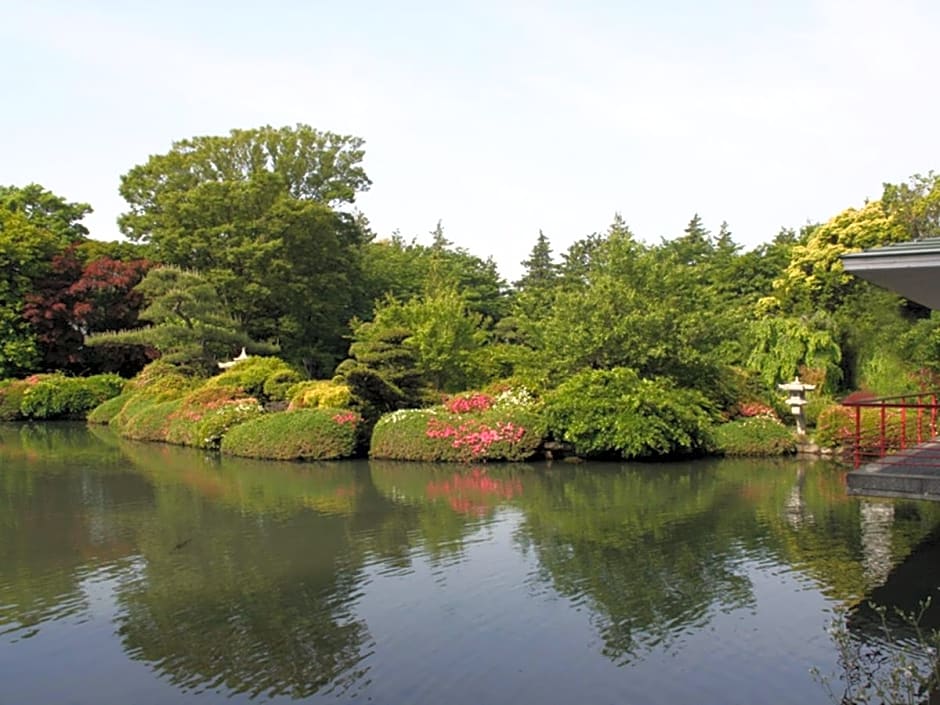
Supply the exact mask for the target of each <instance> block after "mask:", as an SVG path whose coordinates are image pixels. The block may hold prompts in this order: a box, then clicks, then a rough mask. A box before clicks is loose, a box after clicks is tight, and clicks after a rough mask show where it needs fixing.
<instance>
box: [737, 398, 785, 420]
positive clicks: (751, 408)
mask: <svg viewBox="0 0 940 705" xmlns="http://www.w3.org/2000/svg"><path fill="white" fill-rule="evenodd" d="M738 415H739V416H742V417H744V418H746V419H750V418H753V417H755V416H760V417H764V418H769V419H775V418H777V414H776V412H774V410H773V409H772V408H771V407H769V406H767V405H766V404H761V403H760V402H759V401H749V402H744V403H742V404H739V405H738Z"/></svg>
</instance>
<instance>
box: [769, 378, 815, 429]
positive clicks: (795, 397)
mask: <svg viewBox="0 0 940 705" xmlns="http://www.w3.org/2000/svg"><path fill="white" fill-rule="evenodd" d="M777 389H779V390H781V391H783V392H786V393H787V395H788V397H787V400H786V402H785V403H786V404H787V406H789V407H790V413H792V414H793V416H794V417H795V418H796V435H798V436H805V435H806V412H805V411H803V407H804V406H806V392H811V391H813V390H814V389H816V385H815V384H806V383H805V382H801V381H800V376H799V375H797V376H796V377H794V378H793V381H792V382H787V383H786V384H778V385H777Z"/></svg>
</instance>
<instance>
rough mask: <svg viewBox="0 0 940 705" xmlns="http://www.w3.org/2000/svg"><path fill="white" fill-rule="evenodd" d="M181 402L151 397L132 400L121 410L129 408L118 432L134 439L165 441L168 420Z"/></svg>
mask: <svg viewBox="0 0 940 705" xmlns="http://www.w3.org/2000/svg"><path fill="white" fill-rule="evenodd" d="M135 402H136V403H135ZM181 404H182V400H181V399H173V400H170V401H156V400H154V399H151V398H143V399H138V400H132V401H131V402H129V403H128V404H126V405H125V406H124V408H123V409H122V410H121V413H122V414H123V413H124V412H125V411H128V409H129V408H130V411H129V413H127V414H126V415H125V418H124V421H123V423H122V425H121V428H120V434H121V435H122V436H124V437H125V438H130V439H131V440H135V441H166V440H167V434H168V433H169V430H170V420H171V418H172V416H173V414H175V413H176V412H177V411H178V410H179V408H180V405H181ZM115 418H118V417H115ZM113 422H114V420H113V419H112V423H113Z"/></svg>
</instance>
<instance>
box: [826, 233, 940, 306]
mask: <svg viewBox="0 0 940 705" xmlns="http://www.w3.org/2000/svg"><path fill="white" fill-rule="evenodd" d="M842 264H843V266H844V267H845V271H846V272H850V273H852V274H854V275H855V276H857V277H860V278H862V279H865V280H866V281H870V282H871V283H872V284H877V285H878V286H881V287H884V288H885V289H889V290H891V291H893V292H895V293H897V294H899V295H900V296H903V297H904V298H905V299H910V300H911V301H916V302H917V303H919V304H921V305H923V306H928V307H930V308H932V309H938V310H940V238H925V239H923V240H914V241H913V242H901V243H898V244H896V245H887V246H885V247H876V248H873V249H870V250H865V251H864V252H854V253H852V254H849V255H842Z"/></svg>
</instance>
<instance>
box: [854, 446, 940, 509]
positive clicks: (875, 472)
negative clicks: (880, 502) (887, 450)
mask: <svg viewBox="0 0 940 705" xmlns="http://www.w3.org/2000/svg"><path fill="white" fill-rule="evenodd" d="M847 484H848V491H849V494H852V495H866V496H874V497H902V498H905V499H927V500H932V501H935V502H940V440H933V441H928V442H926V443H921V444H920V445H917V446H914V447H913V448H909V449H907V450H904V451H900V452H898V453H895V454H894V455H888V456H886V457H884V458H879V459H878V460H875V461H873V462H870V463H868V464H866V465H863V466H862V467H860V468H858V470H853V471H852V472H850V473H849V474H848V476H847Z"/></svg>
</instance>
